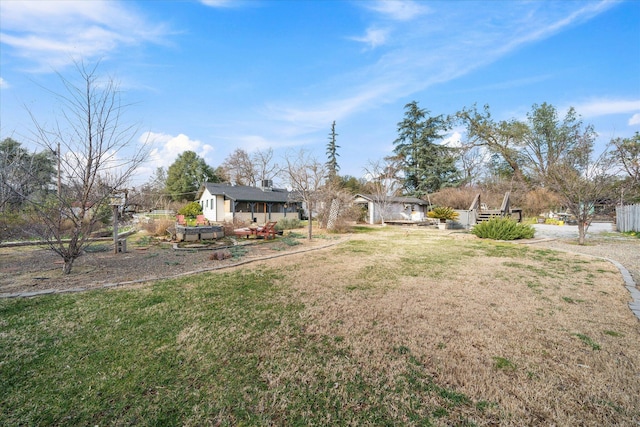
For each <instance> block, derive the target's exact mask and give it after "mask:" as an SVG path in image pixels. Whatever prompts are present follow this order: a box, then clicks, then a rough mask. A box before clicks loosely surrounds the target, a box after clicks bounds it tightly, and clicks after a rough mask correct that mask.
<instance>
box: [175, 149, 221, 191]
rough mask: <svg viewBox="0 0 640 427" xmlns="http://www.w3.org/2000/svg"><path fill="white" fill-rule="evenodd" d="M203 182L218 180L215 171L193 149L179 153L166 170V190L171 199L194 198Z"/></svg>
mask: <svg viewBox="0 0 640 427" xmlns="http://www.w3.org/2000/svg"><path fill="white" fill-rule="evenodd" d="M205 182H220V178H219V176H218V175H217V174H216V171H215V170H214V169H213V168H212V167H211V166H209V165H207V163H206V162H205V161H204V159H203V158H202V157H199V156H198V155H197V154H196V153H195V152H193V151H185V152H184V153H182V154H180V155H179V156H178V158H177V159H176V161H175V162H173V164H172V165H171V166H169V170H168V171H167V192H168V193H169V194H170V195H171V198H172V199H173V200H189V201H192V200H195V196H196V192H197V191H198V188H200V185H201V184H203V183H205Z"/></svg>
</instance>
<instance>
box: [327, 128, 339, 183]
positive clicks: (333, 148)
mask: <svg viewBox="0 0 640 427" xmlns="http://www.w3.org/2000/svg"><path fill="white" fill-rule="evenodd" d="M337 136H338V134H337V133H336V122H335V120H334V121H333V123H332V124H331V133H330V134H329V143H328V144H327V163H326V166H327V172H328V176H329V181H333V180H334V179H335V178H336V177H337V176H338V171H339V170H340V165H338V157H339V156H340V155H339V154H338V148H340V146H339V145H338V144H336V137H337Z"/></svg>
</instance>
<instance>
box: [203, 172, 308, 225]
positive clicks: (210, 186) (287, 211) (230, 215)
mask: <svg viewBox="0 0 640 427" xmlns="http://www.w3.org/2000/svg"><path fill="white" fill-rule="evenodd" d="M262 184H263V185H262V186H261V187H250V186H244V185H230V184H217V183H211V182H206V183H204V184H202V185H201V186H200V189H199V190H198V193H197V195H196V198H197V201H198V202H199V203H200V205H201V206H202V213H203V215H204V216H205V218H207V219H208V220H209V221H212V222H225V221H228V222H232V221H233V220H238V221H243V222H260V223H266V222H267V221H278V220H279V219H282V218H298V215H299V209H300V203H299V202H296V201H294V200H291V199H292V197H291V193H290V192H289V191H287V190H284V189H278V188H272V184H271V181H264V182H263V183H262Z"/></svg>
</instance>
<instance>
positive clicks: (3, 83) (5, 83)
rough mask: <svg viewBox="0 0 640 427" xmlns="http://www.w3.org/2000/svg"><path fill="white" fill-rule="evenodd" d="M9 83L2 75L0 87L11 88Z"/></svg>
mask: <svg viewBox="0 0 640 427" xmlns="http://www.w3.org/2000/svg"><path fill="white" fill-rule="evenodd" d="M9 87H10V86H9V83H7V81H6V80H5V79H3V78H2V77H0V89H9Z"/></svg>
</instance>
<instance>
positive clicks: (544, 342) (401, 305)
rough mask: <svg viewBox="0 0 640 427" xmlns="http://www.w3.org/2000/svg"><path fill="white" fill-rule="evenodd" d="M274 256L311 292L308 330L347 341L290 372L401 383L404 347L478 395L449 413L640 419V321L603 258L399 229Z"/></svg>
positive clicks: (562, 421) (441, 376)
mask: <svg viewBox="0 0 640 427" xmlns="http://www.w3.org/2000/svg"><path fill="white" fill-rule="evenodd" d="M456 239H460V240H456ZM469 240H473V241H469ZM514 247H515V252H514V250H513V248H514ZM374 248H375V249H374ZM514 254H515V255H514ZM302 257H304V258H302ZM269 264H270V263H269ZM278 264H279V267H280V269H281V270H282V271H283V272H285V273H286V277H285V279H284V280H285V281H286V282H287V283H292V284H293V286H294V290H295V293H294V296H293V298H295V299H299V300H301V301H302V302H303V303H304V304H305V307H306V309H305V310H304V313H303V316H304V319H305V324H306V333H307V334H308V336H309V339H311V340H314V339H317V340H320V339H324V338H326V337H329V338H330V339H335V340H337V341H338V342H340V343H341V345H342V347H344V349H345V358H343V359H336V360H334V361H333V362H332V364H330V365H325V366H311V365H309V364H308V361H306V359H305V357H304V355H303V354H293V355H291V360H289V361H288V362H289V363H290V364H291V365H292V368H291V369H290V370H289V371H288V372H289V374H288V375H291V376H292V377H298V379H299V378H300V377H302V378H304V377H308V378H309V379H311V378H314V377H316V376H318V375H320V374H321V375H323V376H324V377H328V378H335V381H336V387H340V384H341V380H340V379H341V378H342V379H344V378H351V377H354V376H356V375H361V376H364V377H365V378H369V379H371V380H372V381H373V380H380V377H381V376H382V377H385V376H386V377H387V378H388V379H389V380H390V381H391V380H392V379H394V378H397V375H398V374H399V373H400V372H402V371H403V370H406V361H405V359H403V358H400V357H397V355H398V353H400V354H410V355H411V356H412V357H413V358H414V360H416V361H417V363H419V365H420V366H421V368H423V369H425V370H426V371H427V372H428V373H429V375H430V376H431V378H432V379H433V381H434V382H435V383H437V384H438V385H440V386H442V387H447V388H449V389H453V390H455V391H456V392H458V393H461V394H462V395H464V396H467V397H468V398H469V399H471V400H472V401H473V402H480V405H479V406H481V409H473V406H471V407H470V406H469V405H466V406H464V405H463V406H460V407H456V408H452V409H451V410H450V416H449V417H447V418H446V420H449V421H451V420H453V419H456V416H459V417H462V418H464V419H470V420H474V421H475V422H477V423H478V424H494V423H496V424H501V425H538V424H544V425H610V424H617V425H625V424H626V425H633V422H638V421H639V420H640V410H639V408H640V398H639V396H640V322H638V319H636V318H635V317H634V316H633V314H632V313H631V311H630V310H629V308H628V306H627V303H628V301H629V294H628V292H627V291H626V289H625V288H624V286H623V282H622V279H621V276H620V274H619V273H618V271H617V270H616V269H615V268H614V267H613V266H612V265H611V264H609V263H607V262H605V261H601V260H594V259H591V258H587V257H582V256H576V255H569V254H563V253H558V252H553V251H546V250H538V249H531V248H528V247H523V246H513V245H511V244H503V243H485V242H480V241H479V240H478V241H476V240H475V238H473V237H469V236H466V235H455V234H451V235H449V236H446V237H445V236H443V235H442V234H439V233H438V232H436V231H430V230H422V229H411V230H398V229H391V230H388V231H384V232H380V233H375V234H363V235H355V236H354V237H353V238H352V239H351V241H350V242H349V243H347V244H346V245H343V246H341V247H339V248H336V249H333V250H331V251H330V252H325V253H323V254H322V255H320V256H319V255H314V256H313V257H307V256H301V257H296V258H291V259H287V260H278ZM270 265H271V264H270ZM289 298H291V296H289ZM285 375H286V374H285ZM269 381H271V382H273V381H278V379H273V378H270V379H269ZM280 381H283V379H282V378H281V379H280ZM392 396H393V399H397V398H398V396H397V395H395V394H393V395H392ZM406 398H407V399H409V398H410V396H406ZM433 399H436V397H433ZM384 404H385V405H391V407H392V406H393V405H394V402H392V401H389V402H384ZM433 404H434V405H435V404H436V402H435V401H434V402H433ZM456 411H462V412H461V413H458V414H456ZM632 420H634V421H633V422H632Z"/></svg>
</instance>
